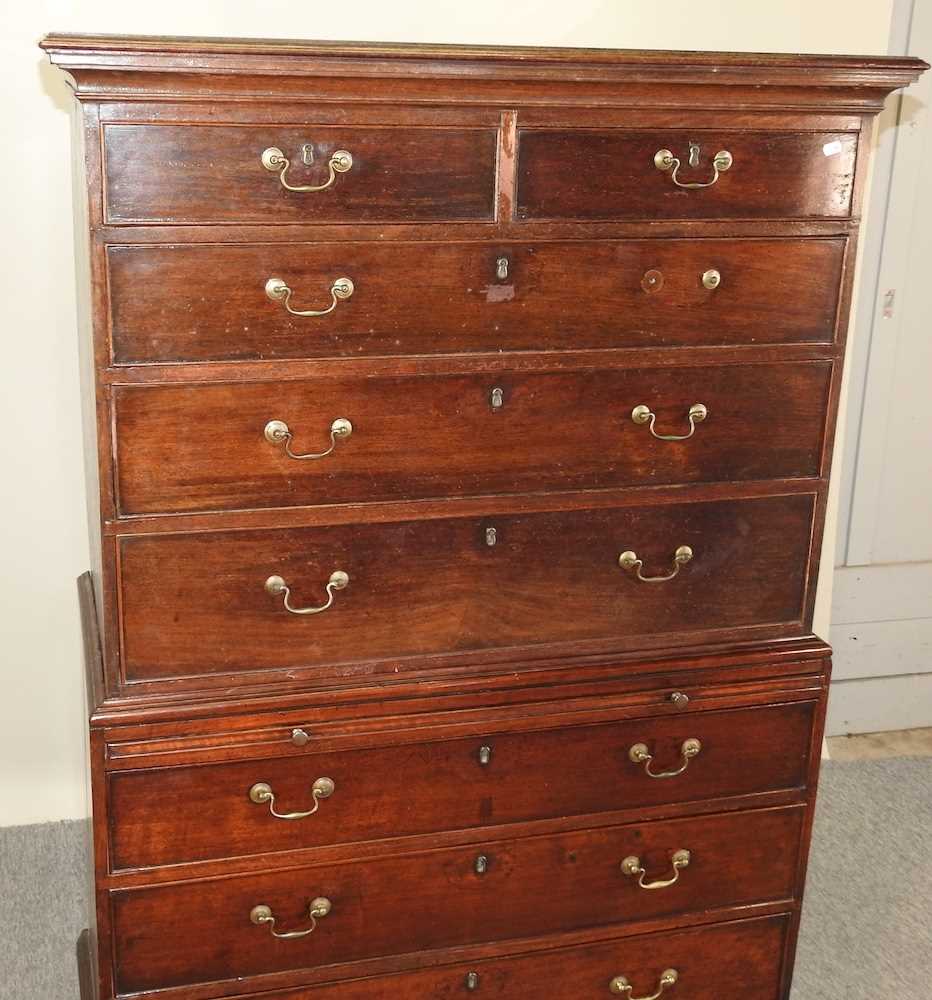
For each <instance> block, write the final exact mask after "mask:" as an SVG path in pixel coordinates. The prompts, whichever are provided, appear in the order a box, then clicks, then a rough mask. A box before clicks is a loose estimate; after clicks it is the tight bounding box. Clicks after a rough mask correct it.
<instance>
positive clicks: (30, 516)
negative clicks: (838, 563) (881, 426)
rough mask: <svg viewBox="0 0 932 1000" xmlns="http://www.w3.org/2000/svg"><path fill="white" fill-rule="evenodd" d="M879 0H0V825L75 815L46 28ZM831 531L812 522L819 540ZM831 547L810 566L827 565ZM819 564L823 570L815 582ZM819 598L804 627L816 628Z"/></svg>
mask: <svg viewBox="0 0 932 1000" xmlns="http://www.w3.org/2000/svg"><path fill="white" fill-rule="evenodd" d="M890 6H891V0H819V2H817V3H813V2H812V0H783V2H781V3H772V4H766V5H765V4H762V3H755V2H753V0H719V2H717V3H716V2H711V0H708V2H705V3H702V2H699V0H663V2H662V3H655V4H651V3H644V2H643V0H603V2H597V0H573V2H570V3H567V2H566V0H559V2H554V0H525V2H518V0H510V2H506V0H467V2H463V0H455V2H440V0H434V2H431V3H425V2H424V0H338V2H336V3H334V4H330V5H328V4H327V3H324V2H317V3H309V2H307V0H300V2H299V0H294V2H283V0H265V2H256V3H247V2H243V0H238V2H237V0H228V2H219V0H217V2H210V0H159V2H158V3H145V4H143V3H127V2H126V0H73V2H67V0H57V2H56V0H32V2H30V3H15V4H14V3H12V2H7V3H5V4H4V5H3V6H2V9H0V100H2V101H3V102H5V107H4V108H3V109H2V115H0V121H2V127H3V129H4V142H3V145H2V156H0V192H2V197H0V213H2V216H3V234H4V236H5V240H4V247H5V251H4V252H5V254H6V255H7V259H6V260H4V261H3V262H2V266H0V304H2V305H0V308H2V310H3V313H4V322H3V325H2V330H3V363H2V372H3V375H2V378H3V389H2V392H0V428H2V433H0V469H2V470H3V475H4V486H3V488H2V491H0V524H2V525H3V529H2V530H3V532H4V535H3V539H2V547H0V553H2V566H3V573H2V578H0V640H2V643H0V691H2V692H3V697H2V699H0V779H2V786H0V787H2V794H0V825H10V824H18V823H30V822H40V821H44V820H50V819H59V818H66V817H80V816H83V815H85V812H86V798H85V791H84V726H83V720H82V715H83V694H82V680H81V645H80V635H79V629H78V616H77V607H76V602H75V590H74V579H75V577H76V576H77V575H78V574H79V573H80V572H81V571H83V570H84V569H85V568H86V566H87V563H88V555H87V542H86V540H85V512H84V500H83V497H84V490H83V485H82V475H83V472H82V464H81V457H80V449H81V433H80V427H79V422H80V420H79V414H80V407H79V402H78V389H77V386H78V370H77V351H76V346H75V334H74V328H75V317H74V311H75V293H74V268H73V259H72V258H73V255H72V224H71V218H72V210H71V180H70V178H71V174H70V169H69V162H70V157H71V151H70V134H69V119H68V115H67V114H66V111H65V109H66V108H67V107H68V104H69V96H68V91H67V89H66V87H65V86H64V84H63V82H62V79H61V77H60V75H59V74H58V73H57V71H55V70H53V69H52V68H50V67H49V66H47V65H45V63H44V60H43V58H42V56H41V53H40V52H39V51H38V49H37V48H36V47H35V43H36V42H37V41H38V39H39V38H40V37H41V36H42V35H43V34H45V33H46V32H48V31H75V32H89V33H97V32H108V33H144V34H190V35H198V34H203V35H233V36H237V35H238V36H251V37H268V36H270V35H279V36H283V37H290V38H349V39H354V40H355V39H362V40H382V41H430V42H475V43H498V44H541V45H593V46H617V47H634V48H638V47H642V48H684V49H685V48H692V49H723V50H730V49H735V50H740V49H744V50H750V51H792V52H798V51H806V52H867V53H880V52H884V51H886V45H887V32H888V24H889V18H890ZM833 536H834V530H833V522H832V521H831V520H830V521H829V525H828V531H827V538H829V539H831V538H833ZM832 563H833V559H832V556H831V551H829V552H828V553H827V556H826V558H825V559H824V560H823V565H825V566H827V567H831V566H832ZM830 575H831V574H830V573H829V574H825V575H824V577H823V578H824V579H825V580H830ZM827 607H828V603H827V595H824V594H821V595H820V602H819V608H820V612H819V622H818V624H819V628H820V630H821V631H822V632H823V634H825V633H826V632H827V625H828V619H827V611H826V610H825V609H827Z"/></svg>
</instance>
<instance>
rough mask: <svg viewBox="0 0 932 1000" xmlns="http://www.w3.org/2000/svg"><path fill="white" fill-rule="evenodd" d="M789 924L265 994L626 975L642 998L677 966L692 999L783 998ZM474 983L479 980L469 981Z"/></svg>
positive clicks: (340, 996) (382, 994)
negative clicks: (782, 969)
mask: <svg viewBox="0 0 932 1000" xmlns="http://www.w3.org/2000/svg"><path fill="white" fill-rule="evenodd" d="M788 922H789V917H787V916H785V915H782V914H781V915H778V916H774V917H761V918H758V919H753V920H742V921H731V922H729V923H725V924H718V925H712V926H707V927H700V928H698V929H694V930H686V931H672V932H671V931H665V932H663V933H658V934H646V935H634V936H631V937H625V938H622V939H618V940H615V941H606V942H600V943H599V944H594V945H589V946H588V947H579V948H559V949H554V950H549V951H538V952H535V953H533V954H524V955H517V956H506V957H502V958H498V959H479V960H476V961H472V962H462V963H460V964H458V965H444V966H441V967H439V968H428V969H420V970H417V971H413V972H403V973H398V974H395V975H385V976H378V977H367V978H365V979H351V980H348V981H344V982H330V983H325V984H323V985H321V986H316V987H308V988H304V989H298V990H288V991H287V992H275V993H274V994H263V995H262V996H263V998H265V1000H372V998H373V997H378V998H385V1000H389V998H391V1000H425V998H426V997H431V998H438V1000H452V998H454V997H460V996H467V995H468V991H469V990H470V989H477V990H478V991H479V992H478V993H477V996H479V997H495V998H497V1000H526V998H527V997H528V996H529V995H531V994H536V993H541V992H543V993H544V995H545V996H549V997H561V998H563V997H565V998H568V1000H569V998H571V1000H604V998H605V997H606V996H607V995H609V990H608V987H609V983H611V981H612V980H613V979H615V978H616V977H618V976H619V975H621V976H624V977H625V978H626V979H627V980H628V981H629V982H630V983H631V986H632V988H633V990H634V991H635V995H636V996H647V995H648V994H649V993H651V992H653V991H654V990H656V989H657V986H658V984H659V981H660V977H661V976H662V975H663V973H664V972H665V971H666V970H667V969H670V968H673V969H675V970H676V972H677V977H678V978H677V987H678V989H679V991H681V992H685V991H686V990H688V991H689V992H688V993H687V994H686V995H687V996H688V997H689V998H690V1000H778V997H779V996H780V992H779V984H780V962H781V954H782V952H783V947H784V942H785V940H786V937H787V924H788ZM467 977H469V978H468V979H467ZM467 982H468V983H469V984H472V983H474V982H475V983H476V984H477V985H476V986H471V985H470V986H469V987H467ZM673 995H674V996H675V995H676V994H675V991H674V992H673ZM237 1000H240V998H239V995H237ZM242 1000H247V998H242ZM256 1000H259V998H258V997H256Z"/></svg>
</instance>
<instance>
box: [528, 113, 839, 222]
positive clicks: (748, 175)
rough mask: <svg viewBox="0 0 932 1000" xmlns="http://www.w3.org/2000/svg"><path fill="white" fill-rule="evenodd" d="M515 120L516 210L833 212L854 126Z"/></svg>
mask: <svg viewBox="0 0 932 1000" xmlns="http://www.w3.org/2000/svg"><path fill="white" fill-rule="evenodd" d="M696 126H697V127H696V128H691V129H690V130H689V131H685V130H682V131H681V130H674V129H653V130H639V129H621V128H616V129H559V128H519V130H518V165H517V183H518V192H517V215H518V218H520V219H527V220H532V219H586V220H595V219H645V220H652V219H716V218H719V219H777V218H820V217H827V218H837V217H845V216H847V215H849V214H850V212H851V195H852V190H853V186H854V164H855V158H856V155H857V146H858V137H857V133H856V132H766V131H757V130H740V131H739V130H735V131H729V130H728V129H717V128H716V129H708V128H702V127H701V122H697V123H696Z"/></svg>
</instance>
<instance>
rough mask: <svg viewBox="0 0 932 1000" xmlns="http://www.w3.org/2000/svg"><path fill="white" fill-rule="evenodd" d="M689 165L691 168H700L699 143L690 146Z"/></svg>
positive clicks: (692, 143)
mask: <svg viewBox="0 0 932 1000" xmlns="http://www.w3.org/2000/svg"><path fill="white" fill-rule="evenodd" d="M689 165H690V166H691V167H698V166H699V143H698V142H691V143H690V144H689Z"/></svg>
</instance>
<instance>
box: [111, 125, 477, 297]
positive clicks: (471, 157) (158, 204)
mask: <svg viewBox="0 0 932 1000" xmlns="http://www.w3.org/2000/svg"><path fill="white" fill-rule="evenodd" d="M496 143H497V130H496V129H493V128H380V127H375V126H361V125H346V126H344V125H340V126H334V125H314V124H308V125H303V126H300V127H296V126H293V125H254V126H253V125H250V126H230V125H117V124H108V125H104V126H103V149H104V171H105V174H104V206H105V221H106V222H109V223H117V224H120V223H159V224H170V225H186V224H197V225H203V224H211V223H214V224H219V225H226V224H234V223H257V224H262V225H274V224H276V223H297V222H334V223H340V222H392V221H394V222H429V221H444V220H456V221H463V220H473V221H490V220H491V219H492V217H493V208H494V187H495V154H496ZM282 157H284V160H283V159H282ZM285 160H287V161H288V162H287V167H285V166H284V164H285ZM305 161H308V162H305ZM283 167H284V170H283ZM270 168H271V169H270ZM286 184H289V185H291V187H293V188H295V187H296V188H305V190H289V189H288V188H287V187H286V186H285V185H286ZM322 185H323V188H322V189H321V186H322ZM307 188H318V190H307ZM191 284H192V285H196V284H197V279H196V277H195V276H193V275H192V276H191Z"/></svg>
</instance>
